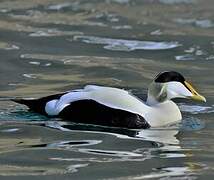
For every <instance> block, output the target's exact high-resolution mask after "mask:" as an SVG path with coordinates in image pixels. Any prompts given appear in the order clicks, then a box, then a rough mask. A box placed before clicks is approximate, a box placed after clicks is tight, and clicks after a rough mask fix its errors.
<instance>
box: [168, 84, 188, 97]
mask: <svg viewBox="0 0 214 180" xmlns="http://www.w3.org/2000/svg"><path fill="white" fill-rule="evenodd" d="M190 96H192V93H191V92H190V91H189V90H188V89H187V88H186V87H185V86H184V85H183V84H182V83H180V82H175V81H173V82H168V83H167V97H168V98H169V99H172V98H179V97H180V98H185V97H190Z"/></svg>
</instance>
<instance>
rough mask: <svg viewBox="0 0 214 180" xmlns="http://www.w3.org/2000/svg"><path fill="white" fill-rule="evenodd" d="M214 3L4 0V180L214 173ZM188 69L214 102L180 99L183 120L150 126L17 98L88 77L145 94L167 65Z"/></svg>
mask: <svg viewBox="0 0 214 180" xmlns="http://www.w3.org/2000/svg"><path fill="white" fill-rule="evenodd" d="M213 12H214V2H213V1H211V0H157V1H146V0H105V1H104V0H103V1H99V0H90V1H89V0H70V1H69V0H67V1H66V0H14V1H5V0H2V1H1V2H0V58H1V60H0V62H1V65H0V99H1V101H0V124H1V126H0V178H2V179H3V178H4V179H30V178H31V179H41V178H42V179H107V180H110V179H164V180H165V179H211V178H212V177H213V175H214V174H213V169H214V163H213V160H214V159H213V153H214V142H213V138H214V133H213V132H214V125H213V113H214V96H213V92H214V91H213V88H214V80H213V75H214V72H213V70H214V65H213V61H214V13H213ZM164 70H175V71H178V72H181V73H182V74H183V75H184V76H185V77H186V78H187V79H188V80H189V81H191V82H192V83H193V84H194V86H195V87H196V88H197V89H198V90H199V92H200V93H201V94H203V95H204V96H205V97H206V98H207V103H202V104H199V103H195V102H191V101H187V100H185V101H184V100H178V101H177V102H178V105H179V107H180V108H181V111H182V114H183V122H182V124H179V125H176V126H172V127H164V128H161V129H150V130H142V131H135V130H128V129H119V128H107V127H101V126H89V125H82V124H74V123H69V122H63V121H60V120H59V119H48V118H46V117H43V116H40V115H38V114H34V113H31V112H28V111H27V109H26V108H25V107H23V106H21V105H17V104H15V103H13V102H10V101H7V99H8V98H11V97H41V96H45V95H48V94H52V93H57V92H62V91H66V90H70V89H75V88H81V87H82V86H84V85H85V84H99V85H106V86H115V87H120V88H125V89H128V90H131V91H132V93H134V94H135V95H136V96H138V97H140V98H142V99H145V98H146V94H147V87H148V84H149V83H150V82H151V81H152V79H153V78H154V76H155V75H156V74H157V73H159V72H160V71H164Z"/></svg>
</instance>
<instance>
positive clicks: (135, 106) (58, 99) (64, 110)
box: [14, 74, 191, 129]
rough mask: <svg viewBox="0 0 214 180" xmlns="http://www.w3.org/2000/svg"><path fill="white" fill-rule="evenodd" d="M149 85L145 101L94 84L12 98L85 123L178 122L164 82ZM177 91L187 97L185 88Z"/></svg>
mask: <svg viewBox="0 0 214 180" xmlns="http://www.w3.org/2000/svg"><path fill="white" fill-rule="evenodd" d="M176 75H177V74H176ZM159 76H160V75H159ZM158 78H159V79H158ZM158 78H156V80H162V79H161V78H162V77H158ZM167 82H168V81H167ZM173 82H179V81H178V80H176V81H173ZM157 84H158V86H157ZM150 86H151V87H150V88H149V93H148V98H147V102H143V101H142V100H140V99H138V98H137V97H135V96H134V95H132V94H131V93H129V92H128V91H125V90H123V89H118V88H112V87H104V86H95V85H87V86H85V87H84V88H83V89H79V90H74V91H69V92H65V93H61V94H56V95H51V96H47V97H44V98H40V99H33V100H27V99H26V100H25V99H16V100H14V101H15V102H18V103H21V104H25V105H27V106H28V107H29V108H30V109H31V110H33V111H35V112H38V113H41V114H43V115H47V116H50V117H60V118H62V119H65V120H70V121H74V122H80V123H88V124H98V125H105V126H116V127H127V128H141V129H145V128H149V127H158V126H165V125H167V124H171V123H175V122H178V121H180V120H181V119H182V116H181V113H180V110H179V108H178V106H177V105H176V104H175V103H174V102H173V101H171V98H172V97H171V96H173V95H172V93H171V91H170V92H169V93H168V94H169V95H170V98H169V97H168V95H167V94H166V93H167V89H166V87H165V85H164V86H163V85H162V84H161V86H160V83H159V82H156V83H152V84H151V85H150ZM171 86H172V88H171V89H173V86H174V85H173V84H172V83H171V84H169V85H168V87H169V89H170V87H171ZM180 88H183V87H180ZM181 91H182V93H186V94H187V95H188V96H191V93H190V92H188V91H187V90H186V91H185V90H184V89H183V90H181ZM170 93H171V94H170ZM173 93H174V92H173Z"/></svg>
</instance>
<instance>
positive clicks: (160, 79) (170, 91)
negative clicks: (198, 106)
mask: <svg viewBox="0 0 214 180" xmlns="http://www.w3.org/2000/svg"><path fill="white" fill-rule="evenodd" d="M173 98H187V99H192V100H196V101H203V102H206V99H205V97H204V96H202V95H200V94H199V93H198V92H197V91H196V90H195V89H194V88H193V87H192V85H191V84H190V83H189V82H187V81H186V80H185V78H184V77H183V76H182V75H181V74H180V73H178V72H175V71H164V72H161V73H160V74H158V75H157V76H156V77H155V79H154V80H153V82H152V83H151V84H150V86H149V91H148V98H147V103H148V104H150V105H153V104H157V103H161V102H164V101H166V100H170V99H173Z"/></svg>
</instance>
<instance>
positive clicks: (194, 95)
mask: <svg viewBox="0 0 214 180" xmlns="http://www.w3.org/2000/svg"><path fill="white" fill-rule="evenodd" d="M184 83H185V85H186V87H187V88H188V89H189V90H190V92H191V93H192V96H191V97H190V99H193V100H196V101H203V102H206V98H205V97H204V96H202V95H200V94H199V93H198V92H197V91H196V90H195V89H194V88H193V87H192V85H191V84H190V83H188V82H187V81H184Z"/></svg>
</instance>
